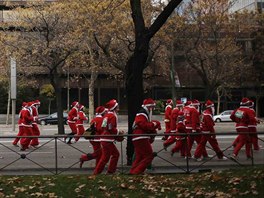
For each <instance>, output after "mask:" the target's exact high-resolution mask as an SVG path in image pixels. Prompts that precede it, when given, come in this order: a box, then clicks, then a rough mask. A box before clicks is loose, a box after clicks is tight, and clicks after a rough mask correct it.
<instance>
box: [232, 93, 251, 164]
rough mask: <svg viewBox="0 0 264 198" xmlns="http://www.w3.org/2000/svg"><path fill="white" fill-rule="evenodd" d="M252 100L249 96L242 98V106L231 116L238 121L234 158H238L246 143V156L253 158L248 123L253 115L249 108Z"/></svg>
mask: <svg viewBox="0 0 264 198" xmlns="http://www.w3.org/2000/svg"><path fill="white" fill-rule="evenodd" d="M249 104H250V101H249V99H248V98H242V100H241V102H240V107H239V108H238V109H236V110H234V111H233V112H232V114H231V115H230V118H231V120H232V121H233V122H236V131H237V132H238V133H239V134H238V139H237V142H238V143H237V144H236V146H235V148H234V151H233V154H232V156H231V157H230V158H231V159H233V160H235V161H236V160H237V156H238V153H239V151H240V150H241V148H242V147H243V146H244V145H245V147H246V156H247V158H248V159H251V158H252V156H251V140H250V135H249V134H248V133H249V129H248V125H249V123H250V122H252V120H254V119H255V117H253V115H252V113H251V110H250V108H249Z"/></svg>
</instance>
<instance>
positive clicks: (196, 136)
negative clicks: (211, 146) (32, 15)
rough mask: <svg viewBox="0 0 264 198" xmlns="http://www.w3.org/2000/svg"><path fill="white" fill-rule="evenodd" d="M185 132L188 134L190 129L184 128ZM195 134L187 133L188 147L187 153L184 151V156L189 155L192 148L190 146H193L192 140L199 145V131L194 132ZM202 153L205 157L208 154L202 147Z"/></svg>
mask: <svg viewBox="0 0 264 198" xmlns="http://www.w3.org/2000/svg"><path fill="white" fill-rule="evenodd" d="M186 131H187V133H189V134H192V132H191V130H190V129H186ZM195 134H196V135H189V136H188V138H187V145H188V148H187V153H186V156H188V157H191V156H192V155H191V150H192V146H193V143H194V141H195V142H196V143H197V145H199V143H200V141H201V137H202V136H201V133H200V132H196V133H195ZM202 155H203V156H204V157H207V156H208V154H207V151H206V149H203V151H202Z"/></svg>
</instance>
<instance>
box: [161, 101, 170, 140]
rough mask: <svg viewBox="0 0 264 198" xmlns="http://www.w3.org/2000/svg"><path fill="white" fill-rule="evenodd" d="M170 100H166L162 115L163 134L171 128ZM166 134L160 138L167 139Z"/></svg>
mask: <svg viewBox="0 0 264 198" xmlns="http://www.w3.org/2000/svg"><path fill="white" fill-rule="evenodd" d="M172 105H173V103H172V100H171V99H169V100H167V103H166V107H165V115H164V123H165V134H166V133H170V131H171V129H170V127H171V112H172ZM167 139H168V136H167V135H165V136H164V137H163V138H162V140H167Z"/></svg>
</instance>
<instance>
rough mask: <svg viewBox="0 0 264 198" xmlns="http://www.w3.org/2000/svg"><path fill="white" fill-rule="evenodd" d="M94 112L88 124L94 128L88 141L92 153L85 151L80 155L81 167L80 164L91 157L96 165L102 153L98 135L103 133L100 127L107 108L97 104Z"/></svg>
mask: <svg viewBox="0 0 264 198" xmlns="http://www.w3.org/2000/svg"><path fill="white" fill-rule="evenodd" d="M95 112H96V114H95V117H94V118H93V119H92V120H91V122H90V126H93V127H94V130H95V135H94V138H92V139H90V143H91V144H92V146H93V153H87V154H83V155H82V156H81V158H80V168H82V165H83V163H84V162H85V161H89V160H92V159H95V160H96V165H97V164H98V162H99V160H100V158H101V155H102V150H101V149H102V148H101V142H100V135H102V133H103V129H102V123H103V116H104V115H105V113H106V112H107V109H106V108H105V107H103V106H99V107H97V108H96V109H95Z"/></svg>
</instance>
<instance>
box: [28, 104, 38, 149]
mask: <svg viewBox="0 0 264 198" xmlns="http://www.w3.org/2000/svg"><path fill="white" fill-rule="evenodd" d="M39 107H40V101H39V100H35V101H32V105H31V108H32V115H33V121H32V135H33V136H40V130H39V127H38V123H37V121H38V116H39V113H38V108H39ZM30 146H32V147H34V148H37V147H38V146H39V139H38V138H37V137H34V138H32V140H31V142H30Z"/></svg>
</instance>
